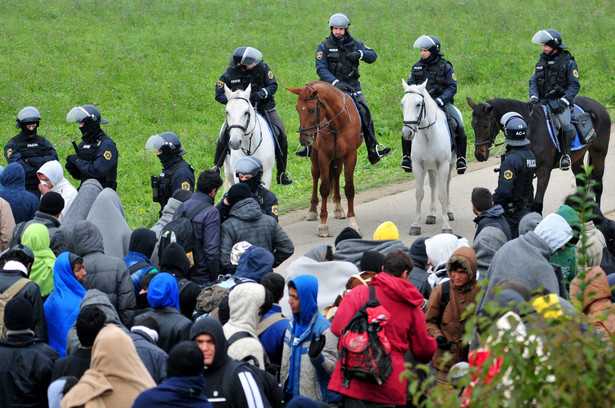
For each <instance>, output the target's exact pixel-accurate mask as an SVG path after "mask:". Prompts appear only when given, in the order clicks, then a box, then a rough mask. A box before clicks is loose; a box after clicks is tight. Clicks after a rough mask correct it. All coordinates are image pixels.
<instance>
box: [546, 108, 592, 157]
mask: <svg viewBox="0 0 615 408" xmlns="http://www.w3.org/2000/svg"><path fill="white" fill-rule="evenodd" d="M542 109H543V111H544V112H545V122H546V124H547V130H548V131H549V137H551V142H552V143H553V146H555V148H556V149H557V151H558V152H561V151H562V150H561V148H560V143H559V139H558V138H557V135H555V132H554V131H553V126H551V122H549V112H548V111H547V109H548V107H547V105H542ZM574 109H575V110H576V111H577V112H579V113H583V112H584V111H583V109H581V107H580V106H579V105H574ZM574 135H575V136H574V139H573V140H572V146H571V147H570V150H571V151H573V152H574V151H577V150H581V149H583V148H584V147H585V145H584V144H583V143H581V141H580V140H579V133H578V132H577V131H576V128H575V134H574Z"/></svg>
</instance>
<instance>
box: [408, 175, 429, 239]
mask: <svg viewBox="0 0 615 408" xmlns="http://www.w3.org/2000/svg"><path fill="white" fill-rule="evenodd" d="M413 171H414V180H415V181H416V196H415V197H416V215H415V217H414V221H412V225H411V226H410V235H421V225H420V222H421V204H422V203H423V196H424V195H425V185H424V184H425V171H424V170H423V167H421V166H417V165H416V164H415V166H414V168H413Z"/></svg>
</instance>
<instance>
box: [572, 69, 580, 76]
mask: <svg viewBox="0 0 615 408" xmlns="http://www.w3.org/2000/svg"><path fill="white" fill-rule="evenodd" d="M572 75H573V76H574V77H575V78H578V77H579V71H577V70H576V69H575V70H573V71H572Z"/></svg>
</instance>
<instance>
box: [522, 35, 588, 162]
mask: <svg viewBox="0 0 615 408" xmlns="http://www.w3.org/2000/svg"><path fill="white" fill-rule="evenodd" d="M532 42H533V43H535V44H542V54H540V59H539V60H538V63H537V64H536V68H535V69H534V74H533V75H532V77H531V78H530V102H540V103H542V104H546V105H548V106H549V107H550V109H551V110H552V111H553V113H554V114H555V115H556V116H557V119H558V120H559V122H560V124H561V125H562V132H561V133H560V143H561V149H560V150H561V158H560V161H559V168H560V169H562V170H568V169H570V164H571V163H570V147H571V145H572V140H573V139H574V135H575V130H574V126H573V125H572V124H571V123H570V116H571V111H572V109H573V108H574V105H573V100H574V97H575V96H577V93H579V89H581V84H580V83H579V67H578V66H577V63H576V62H575V60H574V57H573V56H572V55H570V53H569V52H568V51H566V50H565V48H568V46H567V45H566V44H564V43H563V42H562V36H561V34H560V33H559V32H558V31H557V30H553V29H548V30H540V31H538V32H537V33H536V34H534V37H532Z"/></svg>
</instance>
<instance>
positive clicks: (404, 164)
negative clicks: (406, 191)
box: [400, 137, 412, 173]
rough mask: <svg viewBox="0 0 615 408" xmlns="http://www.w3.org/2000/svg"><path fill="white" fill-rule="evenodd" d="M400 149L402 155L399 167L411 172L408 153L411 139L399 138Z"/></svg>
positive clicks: (410, 161)
mask: <svg viewBox="0 0 615 408" xmlns="http://www.w3.org/2000/svg"><path fill="white" fill-rule="evenodd" d="M401 150H402V152H403V155H404V157H403V158H402V159H401V166H400V167H401V168H402V169H404V171H405V172H407V173H412V159H411V158H410V154H411V153H412V140H406V139H404V138H403V137H402V138H401Z"/></svg>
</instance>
